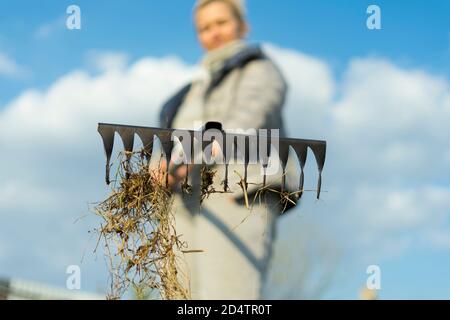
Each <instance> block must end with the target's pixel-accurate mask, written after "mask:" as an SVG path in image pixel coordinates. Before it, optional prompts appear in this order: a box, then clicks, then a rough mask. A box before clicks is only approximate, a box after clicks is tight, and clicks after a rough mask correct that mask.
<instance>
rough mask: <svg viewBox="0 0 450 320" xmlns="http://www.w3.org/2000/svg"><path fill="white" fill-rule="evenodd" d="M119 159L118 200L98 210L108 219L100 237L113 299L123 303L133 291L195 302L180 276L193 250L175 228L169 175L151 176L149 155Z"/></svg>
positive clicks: (115, 188)
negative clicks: (183, 259) (187, 253)
mask: <svg viewBox="0 0 450 320" xmlns="http://www.w3.org/2000/svg"><path fill="white" fill-rule="evenodd" d="M119 157H120V164H119V167H118V171H117V175H116V179H115V180H114V181H113V185H112V194H111V195H110V196H109V198H108V199H106V200H105V201H103V202H101V203H100V204H98V205H97V206H96V207H95V209H94V212H95V213H96V214H97V215H98V216H99V217H100V218H101V219H102V223H101V226H100V228H99V229H98V230H96V231H98V233H99V242H100V241H101V240H102V242H103V244H104V246H105V253H106V258H107V262H108V265H109V268H110V277H111V279H110V282H111V288H110V292H109V294H108V297H107V298H109V299H120V298H122V297H123V295H124V294H125V293H126V292H127V290H128V289H130V288H148V289H150V290H156V291H157V292H158V293H159V295H160V297H161V298H162V299H169V300H171V299H189V298H190V293H189V291H188V289H186V288H184V287H183V286H182V284H181V282H180V279H179V276H178V273H179V271H178V269H179V268H178V265H179V263H180V261H179V259H180V258H181V257H180V256H179V255H178V254H177V252H183V248H186V247H187V244H186V243H185V242H183V241H182V240H181V239H180V237H179V236H178V235H177V234H176V230H175V228H174V216H173V214H172V203H173V200H172V194H171V191H170V190H169V189H168V188H167V187H166V183H165V181H166V180H165V175H164V174H161V172H160V171H157V172H155V171H150V170H149V161H148V159H149V156H148V155H146V154H145V153H144V151H141V152H135V153H121V154H120V156H119ZM181 276H184V275H181Z"/></svg>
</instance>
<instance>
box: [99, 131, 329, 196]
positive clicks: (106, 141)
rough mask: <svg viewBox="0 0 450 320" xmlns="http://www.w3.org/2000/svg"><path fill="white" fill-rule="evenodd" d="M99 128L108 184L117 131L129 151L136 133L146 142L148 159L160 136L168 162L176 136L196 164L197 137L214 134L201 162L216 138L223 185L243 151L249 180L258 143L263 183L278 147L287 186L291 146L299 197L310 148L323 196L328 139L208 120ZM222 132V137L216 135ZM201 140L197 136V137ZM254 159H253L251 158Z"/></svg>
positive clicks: (207, 159) (207, 157)
mask: <svg viewBox="0 0 450 320" xmlns="http://www.w3.org/2000/svg"><path fill="white" fill-rule="evenodd" d="M98 132H99V133H100V135H101V137H102V140H103V146H104V150H105V154H106V174H105V176H106V177H105V179H106V184H108V185H109V184H110V182H111V181H110V167H111V164H110V162H111V155H112V152H113V147H114V137H115V133H118V134H119V136H120V138H121V140H122V142H123V146H124V149H125V151H126V154H131V153H132V152H133V146H134V141H135V136H136V135H137V136H138V137H139V138H140V140H141V141H142V144H143V150H144V151H145V155H146V157H148V159H149V158H150V157H151V155H152V152H153V146H154V144H155V138H157V139H159V141H160V143H161V146H162V151H163V152H164V155H165V159H166V161H167V163H168V164H169V163H170V161H171V157H172V150H173V148H174V141H175V139H174V137H176V138H177V139H178V140H179V141H180V142H182V147H183V152H184V153H185V154H186V155H188V157H187V158H186V160H185V162H184V163H183V164H185V165H189V164H194V157H192V155H193V153H194V152H193V149H194V140H195V138H196V137H200V138H202V137H205V136H211V137H212V138H211V139H210V140H209V141H203V140H202V143H201V145H202V150H201V151H202V153H203V155H204V157H202V163H209V162H210V160H211V155H210V154H207V153H205V151H206V150H207V149H206V148H207V147H208V146H210V145H211V143H212V142H213V141H214V140H215V141H217V142H218V143H219V145H220V148H221V150H222V152H223V155H224V159H223V160H224V161H223V164H224V165H225V177H224V189H225V191H227V182H228V166H229V164H230V163H231V162H232V161H233V159H234V158H233V157H235V156H236V155H238V154H240V156H241V158H243V164H244V165H245V167H244V170H245V173H244V178H243V180H244V183H245V184H247V168H248V165H249V164H250V163H251V158H252V156H253V154H254V152H253V153H252V152H251V151H252V150H253V151H254V150H255V146H256V147H257V152H256V153H257V157H256V158H255V159H254V161H256V163H258V164H260V165H261V166H262V167H263V169H264V178H263V187H264V186H265V185H266V169H267V167H268V165H269V158H270V156H271V154H272V151H271V150H272V147H274V149H275V150H276V151H277V153H278V156H279V160H280V164H281V168H282V170H283V175H282V183H281V189H282V191H283V190H284V189H285V188H286V166H287V162H288V157H289V149H290V148H292V149H293V150H294V151H295V154H296V156H297V158H298V160H299V163H300V181H299V190H298V192H297V195H298V198H300V197H301V196H302V194H303V184H304V168H305V164H306V159H307V154H308V149H310V150H312V152H313V154H314V157H315V159H316V163H317V167H318V172H319V177H318V182H317V199H319V197H320V192H321V186H322V170H323V168H324V164H325V155H326V147H327V144H326V141H321V140H305V139H291V138H279V137H278V136H277V135H276V134H275V135H274V134H272V133H271V131H267V130H266V131H263V132H262V133H261V130H260V132H259V133H256V134H244V133H230V132H228V131H224V130H223V129H222V125H221V124H220V123H218V122H208V123H206V124H205V125H204V126H203V128H202V129H201V130H198V131H193V130H175V129H162V128H152V127H139V126H128V125H120V124H106V123H99V125H98ZM219 135H221V137H222V139H217V137H218V136H219ZM186 139H187V140H188V141H186ZM197 140H198V139H197ZM238 141H240V142H242V143H241V148H239V146H238ZM252 163H253V162H252ZM166 183H168V174H166Z"/></svg>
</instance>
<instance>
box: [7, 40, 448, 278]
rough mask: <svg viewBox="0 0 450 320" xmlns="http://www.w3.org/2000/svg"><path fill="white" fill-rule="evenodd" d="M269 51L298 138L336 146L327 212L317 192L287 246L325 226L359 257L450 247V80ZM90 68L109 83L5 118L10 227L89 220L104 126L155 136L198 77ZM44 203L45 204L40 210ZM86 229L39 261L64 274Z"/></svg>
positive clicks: (48, 98) (115, 64) (47, 93)
mask: <svg viewBox="0 0 450 320" xmlns="http://www.w3.org/2000/svg"><path fill="white" fill-rule="evenodd" d="M266 48H267V50H268V52H269V54H270V55H271V56H273V57H274V58H275V59H276V61H277V63H278V65H279V66H280V68H281V69H282V70H283V72H284V73H285V75H286V77H287V79H288V81H289V85H290V91H289V98H288V104H287V106H286V110H285V115H286V117H285V118H286V120H287V124H288V128H289V134H290V135H291V136H293V137H299V138H317V139H319V138H321V139H322V138H324V139H327V141H328V145H329V149H328V157H327V162H326V167H325V171H324V174H323V182H324V184H323V190H324V191H327V192H324V193H323V195H322V198H323V201H321V202H314V200H313V195H312V193H306V194H305V195H304V199H303V200H302V201H303V202H302V204H301V211H300V212H298V211H297V212H293V213H292V214H290V215H288V216H287V217H286V218H285V219H282V220H281V223H280V231H279V236H280V237H281V239H280V243H281V244H282V243H286V242H287V243H289V240H292V241H295V238H294V237H295V236H296V235H297V234H298V233H297V230H298V229H297V228H296V227H295V226H298V225H299V224H302V223H306V222H307V221H308V219H311V220H314V219H317V220H318V221H315V222H316V223H315V225H316V226H322V227H323V228H324V229H326V230H328V231H329V232H330V237H332V238H333V235H334V238H333V239H335V240H336V241H334V244H335V245H336V246H338V245H340V246H344V248H343V250H345V249H347V250H353V252H354V254H355V255H359V254H360V253H361V252H367V251H368V252H369V253H370V254H373V253H374V252H377V254H379V255H381V256H383V254H392V253H396V254H398V253H401V252H404V251H405V250H408V249H409V248H410V247H411V245H413V244H414V243H415V242H416V241H421V244H422V245H426V246H430V247H435V246H436V247H439V248H441V249H442V248H446V247H447V248H448V247H449V246H448V244H449V243H450V242H449V241H448V237H446V236H445V234H446V232H447V231H448V230H446V229H445V224H446V223H447V222H448V215H449V213H450V202H449V200H448V199H450V187H449V186H448V185H449V181H448V180H445V179H446V178H445V174H446V173H447V172H448V164H449V161H450V160H449V159H450V156H449V154H450V148H449V147H448V136H450V132H449V130H450V129H449V126H448V123H450V121H449V120H450V89H449V84H448V79H445V78H442V77H438V76H435V75H432V74H429V73H426V72H424V71H421V70H407V69H404V68H401V67H399V66H396V65H395V64H393V63H391V62H389V61H387V60H383V59H373V58H358V59H354V60H352V61H351V62H350V63H349V66H348V68H347V70H346V72H345V76H344V77H343V79H342V81H341V82H337V81H336V80H335V77H334V75H333V72H332V70H331V68H330V66H329V65H328V64H327V63H326V62H324V61H322V60H320V59H317V58H314V57H311V56H308V55H305V54H303V53H300V52H296V51H294V50H290V49H283V48H278V47H276V46H273V45H266ZM88 59H91V60H92V65H93V66H95V67H96V68H97V69H98V70H99V71H100V73H99V74H96V75H92V74H90V73H89V72H88V71H86V70H74V71H71V72H69V73H67V74H66V75H65V76H63V77H61V78H60V79H57V80H56V81H55V82H54V83H53V84H52V85H51V86H50V87H49V88H48V89H46V90H44V91H38V90H27V91H25V92H23V93H22V94H21V95H20V96H18V97H17V98H16V99H14V100H13V101H12V102H11V103H10V104H9V105H8V106H6V108H5V109H4V110H2V111H1V112H0V148H1V149H2V152H3V154H2V157H1V158H0V166H2V167H3V168H5V167H7V168H8V170H3V171H2V172H1V173H0V181H1V185H2V188H0V199H4V200H5V202H2V205H1V206H0V207H1V208H2V211H11V212H16V211H20V215H17V216H16V218H14V215H9V219H12V220H11V221H10V222H9V224H10V225H12V224H13V223H14V222H13V221H18V222H19V221H26V220H27V219H29V220H30V221H33V222H34V223H36V224H37V225H39V226H40V227H41V228H44V229H45V228H46V226H47V224H48V226H50V227H51V228H52V230H54V229H55V228H56V229H58V228H60V227H61V225H64V223H63V221H67V220H71V221H73V220H74V219H75V218H76V217H79V216H81V215H82V214H83V213H86V211H87V209H86V202H88V201H96V200H99V199H101V198H102V196H103V195H104V193H105V192H106V190H105V186H104V184H103V173H104V172H103V169H104V167H103V166H104V158H103V150H102V145H101V139H100V137H99V135H98V134H97V132H96V126H97V123H98V122H115V123H124V124H133V125H146V126H151V125H156V124H157V121H156V119H157V114H158V112H159V108H160V105H161V103H162V102H163V101H164V99H165V98H167V97H168V96H169V95H170V93H172V92H173V91H174V90H175V89H177V88H178V87H180V86H181V85H182V84H183V83H185V82H186V81H187V80H188V79H189V78H191V77H192V76H193V75H194V74H195V72H196V68H195V67H194V66H190V65H187V64H185V63H183V62H182V61H180V60H179V59H177V58H176V57H166V58H161V59H159V58H152V57H146V58H143V59H140V60H138V61H135V62H132V63H130V62H129V60H128V57H127V55H126V54H122V53H119V54H117V53H108V52H94V53H90V54H88ZM116 145H120V143H118V142H117V144H116ZM316 173H317V171H316V168H315V163H314V161H313V158H312V157H310V158H309V161H308V167H307V171H306V182H307V184H306V185H305V187H306V188H310V189H312V188H315V183H316ZM447 179H448V177H447ZM443 183H444V184H443ZM445 184H446V185H445ZM21 190H22V191H24V192H26V197H25V198H23V202H24V203H25V204H26V205H23V204H21V205H20V206H18V207H16V208H15V203H17V202H14V201H8V200H9V199H11V198H15V197H19V196H20V192H19V191H21ZM54 190H58V192H54ZM41 200H45V201H43V203H45V204H46V205H43V206H40V205H37V206H36V207H33V204H39V203H40V202H39V201H41ZM0 201H1V200H0ZM299 214H301V215H302V219H298V215H299ZM37 217H39V220H37ZM50 217H51V218H50ZM55 217H59V220H58V219H56V220H55ZM14 219H17V220H14ZM48 226H47V227H48ZM83 226H89V223H87V224H86V225H83ZM91 226H92V225H91ZM0 228H2V227H0ZM78 228H79V229H76V230H77V231H76V232H75V231H74V232H73V234H71V235H70V236H71V237H72V238H73V239H76V240H73V239H69V238H68V236H67V234H69V233H68V232H67V230H69V229H70V227H69V226H67V225H65V227H64V228H63V230H65V231H61V230H60V231H58V232H56V234H54V235H53V237H54V238H55V239H59V241H60V242H61V243H62V244H61V245H59V246H58V244H54V243H53V244H52V248H53V251H52V252H49V251H48V250H46V249H45V248H46V246H48V245H49V243H48V240H45V239H41V240H40V239H34V242H33V244H34V245H33V246H31V247H28V248H27V250H30V251H33V253H32V254H31V253H30V256H33V257H34V258H35V259H42V260H44V259H47V258H48V257H47V256H48V255H50V254H55V256H62V257H64V258H61V262H60V264H61V265H57V264H58V262H57V261H53V262H52V263H53V266H52V267H53V268H55V269H56V270H59V269H60V268H61V270H63V268H65V265H64V266H62V264H63V262H64V263H65V262H66V261H67V260H68V259H69V258H68V257H67V253H66V251H67V250H66V247H65V246H69V247H70V248H71V250H74V251H73V253H72V257H79V254H80V251H77V250H76V249H77V248H78V249H79V250H81V246H82V245H81V244H79V243H81V242H82V241H83V239H86V233H85V232H84V231H85V229H82V228H80V227H78ZM11 230H15V229H14V228H13V229H11ZM72 230H73V229H72ZM283 230H284V231H286V232H283ZM289 230H290V231H289ZM294 230H295V231H294ZM46 232H49V231H46ZM23 234H26V235H25V236H24V237H25V238H26V239H28V240H30V239H29V238H30V237H33V235H34V233H33V232H32V230H31V231H29V233H28V235H27V233H23ZM11 236H13V234H9V233H5V235H3V236H2V233H1V232H0V243H1V242H3V243H7V244H8V246H15V245H18V244H17V241H15V242H11V241H10V240H9V238H8V237H11ZM27 237H28V238H27ZM25 238H24V239H25ZM44 238H45V237H44ZM74 241H75V243H74ZM82 243H83V245H84V242H82ZM74 248H75V249H74ZM277 250H281V248H280V247H277ZM7 252H8V253H11V252H15V251H14V250H8V251H7ZM291 254H292V253H291ZM1 259H2V258H1V257H0V261H1ZM4 259H8V265H9V266H13V265H14V263H16V264H17V263H19V262H18V261H19V260H20V259H19V258H18V256H14V255H13V253H11V255H10V256H6V257H4ZM3 261H5V260H3ZM47 261H48V259H47ZM62 261H63V262H62ZM55 264H56V265H55ZM8 270H9V271H10V272H13V271H14V269H12V267H11V269H8ZM64 270H65V269H64Z"/></svg>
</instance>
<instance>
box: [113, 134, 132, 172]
mask: <svg viewBox="0 0 450 320" xmlns="http://www.w3.org/2000/svg"><path fill="white" fill-rule="evenodd" d="M117 131H118V132H119V135H120V138H121V139H122V142H123V147H124V149H125V155H126V159H127V160H126V169H125V177H126V179H128V178H130V159H131V153H132V152H133V145H134V130H133V129H131V128H118V129H117Z"/></svg>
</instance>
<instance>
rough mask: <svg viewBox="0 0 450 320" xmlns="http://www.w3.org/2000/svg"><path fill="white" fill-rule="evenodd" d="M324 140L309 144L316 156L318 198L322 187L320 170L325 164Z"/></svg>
mask: <svg viewBox="0 0 450 320" xmlns="http://www.w3.org/2000/svg"><path fill="white" fill-rule="evenodd" d="M326 146H327V144H326V142H322V143H313V144H311V145H310V148H311V149H312V150H313V152H314V156H315V158H316V162H317V167H318V169H319V180H318V182H317V199H319V198H320V191H321V188H322V170H323V167H324V165H325V156H326Z"/></svg>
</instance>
